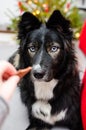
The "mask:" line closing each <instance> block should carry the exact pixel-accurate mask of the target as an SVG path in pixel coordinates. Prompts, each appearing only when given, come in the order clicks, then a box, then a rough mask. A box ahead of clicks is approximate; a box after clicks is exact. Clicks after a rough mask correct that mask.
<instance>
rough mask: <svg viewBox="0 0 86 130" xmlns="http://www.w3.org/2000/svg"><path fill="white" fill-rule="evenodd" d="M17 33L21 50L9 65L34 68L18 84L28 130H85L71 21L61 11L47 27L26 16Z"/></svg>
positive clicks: (34, 18)
mask: <svg viewBox="0 0 86 130" xmlns="http://www.w3.org/2000/svg"><path fill="white" fill-rule="evenodd" d="M18 29H19V30H18V39H19V40H20V44H19V48H18V50H17V51H16V52H15V53H14V54H13V56H11V57H10V59H9V61H10V62H11V63H12V64H13V65H14V66H15V67H16V68H17V69H22V68H26V67H28V66H31V67H32V70H31V72H30V73H28V74H27V75H26V76H24V78H22V79H21V81H20V83H19V86H20V93H21V99H22V102H23V103H24V104H25V105H26V107H27V110H28V118H29V121H30V125H29V126H28V128H27V129H26V130H50V129H52V128H54V127H61V128H68V129H70V130H82V123H81V115H80V79H79V72H78V68H77V58H76V56H75V50H74V45H73V43H72V40H73V31H72V29H71V25H70V21H69V20H67V19H66V18H65V17H64V16H63V15H62V14H61V12H60V11H59V10H55V11H54V12H53V13H52V14H51V16H50V17H49V19H48V20H47V21H46V22H45V23H42V22H41V21H39V20H38V18H36V16H34V15H33V14H32V13H30V12H25V13H24V14H23V15H22V16H21V20H20V22H19V24H18Z"/></svg>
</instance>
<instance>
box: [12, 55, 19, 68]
mask: <svg viewBox="0 0 86 130" xmlns="http://www.w3.org/2000/svg"><path fill="white" fill-rule="evenodd" d="M19 59H20V55H19V54H16V56H15V58H14V62H13V65H14V66H15V67H18V65H19Z"/></svg>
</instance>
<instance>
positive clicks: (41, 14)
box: [10, 0, 82, 34]
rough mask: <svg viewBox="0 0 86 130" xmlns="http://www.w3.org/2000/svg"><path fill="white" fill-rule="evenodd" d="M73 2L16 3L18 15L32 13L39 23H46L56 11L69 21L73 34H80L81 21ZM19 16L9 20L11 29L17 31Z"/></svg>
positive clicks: (36, 0) (25, 0)
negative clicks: (26, 12)
mask: <svg viewBox="0 0 86 130" xmlns="http://www.w3.org/2000/svg"><path fill="white" fill-rule="evenodd" d="M73 2H74V0H70V1H69V0H20V1H18V7H17V8H18V9H19V11H20V15H21V13H22V12H25V11H29V12H31V13H33V14H34V15H35V16H36V17H38V18H39V20H41V21H43V22H44V21H46V20H47V19H48V18H49V16H50V15H51V14H52V12H53V11H54V10H56V9H58V10H60V11H61V12H62V14H63V15H64V16H65V17H66V18H67V19H69V20H70V21H71V26H72V27H73V29H74V32H75V34H76V33H80V30H81V27H82V20H81V16H80V11H79V10H78V8H76V7H75V6H74V5H73ZM19 19H20V16H18V17H14V18H12V19H11V23H12V24H11V26H10V27H11V29H12V30H17V23H18V22H19Z"/></svg>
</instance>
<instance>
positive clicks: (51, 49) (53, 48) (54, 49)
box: [50, 46, 58, 52]
mask: <svg viewBox="0 0 86 130" xmlns="http://www.w3.org/2000/svg"><path fill="white" fill-rule="evenodd" d="M57 50H58V47H57V46H52V47H51V48H50V52H56V51H57Z"/></svg>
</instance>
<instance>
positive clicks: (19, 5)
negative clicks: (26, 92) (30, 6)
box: [18, 1, 23, 13]
mask: <svg viewBox="0 0 86 130" xmlns="http://www.w3.org/2000/svg"><path fill="white" fill-rule="evenodd" d="M18 7H19V9H20V13H22V12H23V9H22V2H20V1H19V2H18Z"/></svg>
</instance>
